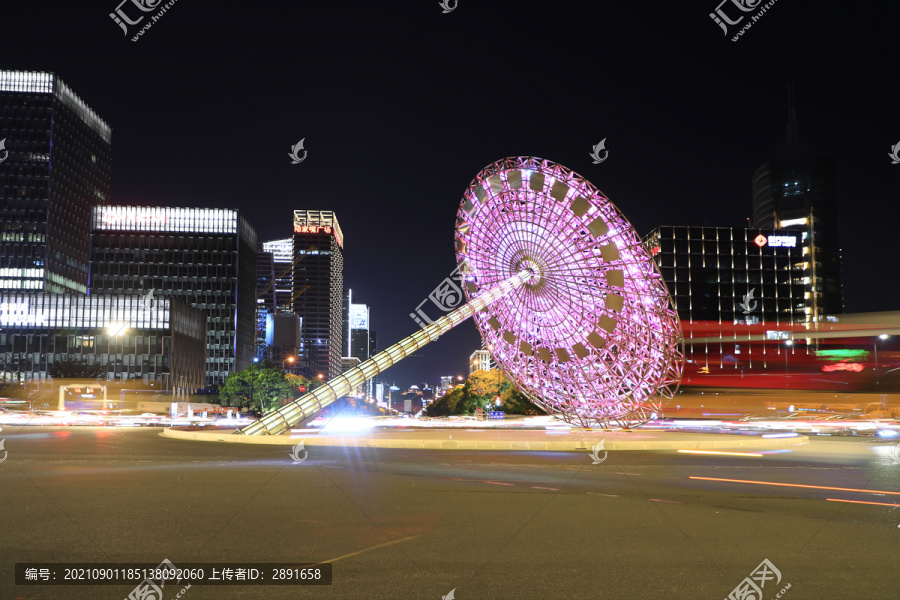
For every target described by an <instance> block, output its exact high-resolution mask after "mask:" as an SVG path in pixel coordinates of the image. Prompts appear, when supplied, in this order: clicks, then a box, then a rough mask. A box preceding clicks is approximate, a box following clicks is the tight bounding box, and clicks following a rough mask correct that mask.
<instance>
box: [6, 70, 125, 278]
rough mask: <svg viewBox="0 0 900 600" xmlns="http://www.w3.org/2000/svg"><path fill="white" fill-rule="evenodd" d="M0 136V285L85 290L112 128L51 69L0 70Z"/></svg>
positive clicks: (106, 191)
mask: <svg viewBox="0 0 900 600" xmlns="http://www.w3.org/2000/svg"><path fill="white" fill-rule="evenodd" d="M0 140H4V143H3V147H4V149H0V160H2V163H0V290H35V291H43V292H50V293H67V292H75V293H80V294H84V293H86V292H87V288H88V270H89V267H88V262H89V255H90V239H89V231H90V223H91V208H92V207H93V206H95V205H97V204H99V203H104V202H108V201H109V195H110V181H111V179H110V178H111V154H112V151H111V142H112V130H111V129H110V127H109V125H107V124H106V122H104V121H103V119H101V118H100V117H99V116H97V114H96V113H95V112H94V111H93V110H91V108H90V107H89V106H88V105H87V104H85V102H84V101H83V100H82V99H81V98H79V97H78V96H77V95H75V93H74V92H73V91H72V90H71V89H70V88H69V87H68V86H67V85H66V84H65V83H63V81H62V80H61V79H60V78H59V77H58V76H57V75H55V74H53V73H45V72H34V71H0ZM51 165H52V169H51Z"/></svg>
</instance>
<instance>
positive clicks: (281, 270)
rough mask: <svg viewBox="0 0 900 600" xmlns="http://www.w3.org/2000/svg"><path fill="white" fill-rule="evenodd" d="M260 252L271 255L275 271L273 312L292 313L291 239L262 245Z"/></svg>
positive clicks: (292, 242) (292, 253)
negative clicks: (274, 306)
mask: <svg viewBox="0 0 900 600" xmlns="http://www.w3.org/2000/svg"><path fill="white" fill-rule="evenodd" d="M262 251H263V252H268V253H270V254H271V255H272V261H273V262H274V269H275V305H276V308H275V312H282V311H293V310H294V303H293V302H292V301H291V296H292V295H293V290H292V289H291V270H292V269H291V265H292V264H293V261H294V241H293V240H292V239H291V238H287V239H284V240H272V241H269V242H263V243H262Z"/></svg>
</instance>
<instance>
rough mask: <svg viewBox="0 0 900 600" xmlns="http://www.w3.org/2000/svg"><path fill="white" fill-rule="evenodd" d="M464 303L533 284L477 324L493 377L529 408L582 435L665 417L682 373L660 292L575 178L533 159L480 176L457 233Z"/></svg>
mask: <svg viewBox="0 0 900 600" xmlns="http://www.w3.org/2000/svg"><path fill="white" fill-rule="evenodd" d="M456 250H457V259H458V263H459V264H461V265H463V268H462V271H463V272H464V273H465V275H466V279H467V281H468V284H467V286H466V289H465V292H466V295H467V298H468V299H470V300H471V299H472V298H476V297H478V295H479V294H480V293H481V291H482V290H487V289H490V288H492V287H493V286H495V285H496V284H497V283H498V282H501V281H503V280H505V279H507V278H509V277H510V276H511V275H514V274H515V273H517V272H520V271H522V270H528V271H530V272H531V273H532V277H531V278H530V279H529V281H528V282H527V283H526V284H525V285H524V286H521V287H519V288H517V289H516V290H514V291H513V292H512V293H511V294H509V295H507V296H505V297H504V298H501V299H499V300H497V301H496V302H494V303H492V304H491V305H490V306H488V308H487V309H485V310H484V311H481V312H479V313H477V314H476V315H475V321H476V324H477V325H478V329H479V331H480V332H481V335H482V337H483V339H484V340H485V342H486V344H487V347H488V349H489V350H490V352H491V354H492V355H493V357H494V359H495V360H496V362H497V364H498V365H499V367H500V368H501V369H502V370H503V371H504V372H505V373H506V375H507V376H508V377H509V378H510V379H511V380H512V381H513V382H515V383H516V385H517V386H518V387H519V389H521V390H522V391H523V392H524V393H525V394H526V395H527V396H528V397H529V398H530V399H531V400H532V401H533V402H535V404H537V405H539V406H541V407H542V408H544V409H545V410H547V411H548V412H550V413H552V414H559V415H560V416H562V417H563V418H564V419H565V420H566V421H568V422H570V423H573V424H577V425H580V426H583V427H604V428H606V427H613V426H620V427H630V426H634V425H637V424H640V423H644V422H646V421H647V420H649V419H650V418H651V417H652V415H653V413H658V412H660V408H661V401H662V400H663V399H666V398H672V397H673V395H674V394H675V392H676V391H677V388H678V384H679V382H680V381H681V374H682V371H683V367H684V352H683V338H682V333H681V325H680V322H679V320H678V314H677V312H676V311H675V309H674V307H673V305H672V301H671V298H670V296H669V292H668V289H667V288H666V285H665V281H664V280H663V279H662V277H661V275H660V273H659V270H658V269H657V267H656V265H655V263H654V262H653V260H652V257H651V256H650V254H649V252H648V251H647V250H646V248H645V247H644V245H643V243H642V242H641V239H640V237H639V236H638V234H637V232H636V231H635V230H634V228H633V227H632V226H631V224H630V223H629V222H628V220H627V219H626V218H625V217H624V216H623V215H622V213H621V212H619V210H618V209H617V208H616V207H615V206H613V204H612V203H611V202H610V201H609V200H608V199H607V198H606V197H604V196H603V194H601V193H600V191H599V190H598V189H597V188H596V187H594V186H593V185H592V184H591V183H590V182H589V181H587V180H586V179H584V178H583V177H581V176H580V175H578V174H577V173H575V172H574V171H572V170H570V169H567V168H566V167H563V166H562V165H559V164H556V163H553V162H551V161H548V160H542V159H539V158H534V157H515V158H507V159H504V160H501V161H498V162H496V163H494V164H492V165H490V166H488V167H486V168H485V169H484V170H483V171H482V172H481V173H479V174H478V176H477V177H476V178H475V179H474V180H473V181H472V182H471V184H469V187H468V189H467V190H466V193H465V196H464V198H463V200H462V203H461V206H460V209H459V212H458V214H457V222H456Z"/></svg>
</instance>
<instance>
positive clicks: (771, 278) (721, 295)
mask: <svg viewBox="0 0 900 600" xmlns="http://www.w3.org/2000/svg"><path fill="white" fill-rule="evenodd" d="M644 244H645V245H646V247H647V249H648V250H649V252H650V254H651V255H652V256H653V259H654V261H655V262H656V264H657V266H658V267H659V270H660V273H661V274H662V276H663V279H664V280H665V282H666V286H667V287H668V289H669V294H671V296H672V299H673V302H674V305H675V309H676V310H677V311H678V317H679V319H681V325H682V329H683V331H684V336H685V341H686V343H687V346H686V348H685V358H686V360H687V361H688V363H689V365H691V364H702V365H709V364H710V363H713V364H718V365H719V366H720V367H722V366H723V365H726V363H727V364H730V365H731V366H733V367H740V366H746V367H749V366H751V365H756V364H758V363H760V362H764V361H765V360H766V356H767V355H768V359H769V360H771V356H773V355H777V356H779V357H780V356H781V355H782V353H783V351H784V349H783V348H782V346H783V345H784V344H783V341H782V340H783V339H785V338H784V337H782V336H781V335H779V333H778V332H779V331H784V330H786V329H789V328H790V327H791V326H796V325H804V324H806V323H807V322H808V321H807V320H808V314H809V313H808V310H807V309H808V306H809V298H808V292H806V285H807V282H808V280H809V277H810V266H809V258H808V257H809V253H810V249H809V237H808V236H807V235H806V234H805V233H804V232H796V231H786V230H764V229H763V230H760V229H739V228H731V227H691V226H677V227H673V226H664V227H657V228H656V229H654V230H653V231H651V232H650V234H648V235H647V236H646V237H645V238H644ZM735 325H738V326H739V327H735ZM739 329H740V330H742V331H745V332H747V331H751V330H752V331H754V332H759V333H761V334H763V333H765V332H769V333H768V334H767V335H769V336H770V338H769V341H764V342H760V343H758V344H756V345H755V348H754V349H753V350H752V352H754V353H755V355H751V349H750V347H749V346H748V345H747V344H743V345H742V344H741V343H735V341H733V340H734V339H737V338H738V337H739V333H738V330H739ZM694 338H702V339H704V340H707V341H705V342H703V343H694V342H693V341H692V340H693V339H694ZM713 338H714V340H715V341H713ZM741 354H743V356H742V357H740V358H738V355H741ZM722 361H725V362H724V363H723V362H722ZM742 361H743V362H742ZM688 371H690V369H688Z"/></svg>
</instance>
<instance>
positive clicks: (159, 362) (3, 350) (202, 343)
mask: <svg viewBox="0 0 900 600" xmlns="http://www.w3.org/2000/svg"><path fill="white" fill-rule="evenodd" d="M64 363H69V364H70V365H71V364H75V365H83V366H84V367H85V368H86V370H89V371H90V372H91V373H93V374H95V375H98V376H99V377H98V378H99V379H101V380H106V381H110V382H116V381H117V382H120V383H128V382H134V383H142V384H144V385H145V386H148V387H150V388H156V389H158V390H159V391H171V392H173V393H175V394H177V395H183V394H185V393H187V392H188V391H193V390H194V389H197V388H202V387H203V384H204V382H205V374H206V369H205V363H206V315H205V314H204V313H203V311H201V310H199V309H196V308H191V307H190V306H188V305H187V304H186V303H184V302H180V301H178V300H175V299H172V298H168V297H164V296H155V297H153V298H151V299H149V300H148V299H147V298H146V297H141V296H137V295H130V296H123V295H115V296H93V295H92V296H84V295H81V294H44V293H34V292H15V293H13V292H0V380H5V381H20V382H39V381H46V380H47V378H48V377H49V378H53V377H54V376H58V377H80V376H81V375H80V374H74V375H73V374H71V373H69V374H61V373H60V372H59V370H60V369H63V368H64V367H63V364H64ZM91 378H93V377H91Z"/></svg>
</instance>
